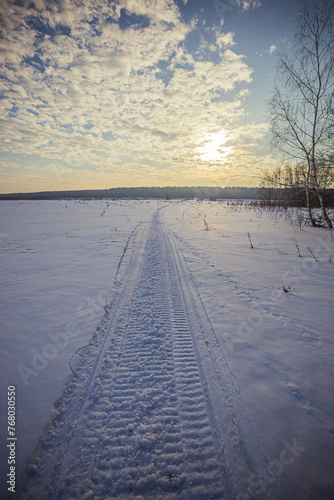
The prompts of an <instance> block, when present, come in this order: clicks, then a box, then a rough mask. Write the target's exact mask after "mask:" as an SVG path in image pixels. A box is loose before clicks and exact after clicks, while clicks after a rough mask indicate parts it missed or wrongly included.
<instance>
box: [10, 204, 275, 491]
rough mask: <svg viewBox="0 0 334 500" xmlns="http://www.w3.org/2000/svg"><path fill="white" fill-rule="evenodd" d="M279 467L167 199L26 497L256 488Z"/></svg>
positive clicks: (142, 230) (48, 439)
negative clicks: (170, 219)
mask: <svg viewBox="0 0 334 500" xmlns="http://www.w3.org/2000/svg"><path fill="white" fill-rule="evenodd" d="M261 468H262V469H263V468H266V469H268V463H267V461H266V458H265V456H264V455H263V453H262V451H261V448H260V445H259V443H258V439H257V436H256V434H255V432H254V430H253V427H252V425H251V422H250V420H249V418H248V414H247V411H246V409H245V407H244V404H243V401H242V397H241V394H240V390H239V387H238V383H237V381H236V380H235V378H234V377H233V374H232V373H231V372H230V370H229V368H228V365H227V363H226V360H225V358H224V355H223V353H222V351H221V348H220V345H219V342H218V340H217V338H216V335H215V332H214V330H213V328H212V326H211V324H210V321H209V319H208V317H207V315H206V312H205V309H204V307H203V304H202V302H201V299H200V297H199V295H198V293H197V290H196V289H195V286H194V283H193V281H192V279H191V276H190V274H189V272H188V270H187V268H186V265H185V262H184V260H183V256H182V252H181V251H180V248H179V246H178V243H177V241H176V239H175V237H174V235H173V233H172V231H171V230H170V229H168V228H167V227H166V225H165V224H164V221H163V216H162V214H161V210H157V211H156V212H155V214H154V215H153V217H152V219H151V220H150V221H148V222H146V223H144V224H142V225H141V226H140V227H138V228H137V229H136V230H135V231H134V233H133V235H132V236H131V238H130V240H129V242H128V244H127V247H126V251H125V252H124V255H123V257H122V262H121V265H120V266H119V270H118V274H117V276H116V279H115V287H114V295H113V300H112V301H111V303H110V305H109V306H107V308H106V312H105V315H104V318H103V319H102V321H101V323H100V325H99V327H98V329H97V331H96V332H95V335H94V337H93V338H92V340H91V342H90V344H89V345H88V346H87V348H86V351H85V353H84V355H83V359H82V361H81V363H80V365H79V366H78V368H77V370H76V372H75V373H74V376H73V378H72V379H71V380H70V382H69V383H68V385H67V387H66V389H65V391H64V393H63V395H62V396H61V398H60V399H59V401H58V402H57V404H56V406H55V409H54V411H53V414H52V415H51V418H50V420H49V423H48V425H47V427H46V428H45V430H44V433H43V435H42V437H41V439H40V441H39V443H38V445H37V447H36V450H35V452H34V453H33V455H32V456H31V458H30V459H29V461H28V462H27V465H26V468H25V471H24V473H23V474H22V476H21V478H20V483H19V498H22V499H30V498H31V499H36V498H39V499H40V498H45V499H55V498H61V499H79V498H80V499H83V500H84V499H96V500H99V499H103V500H105V499H132V498H134V499H135V498H136V499H161V500H162V499H163V500H168V499H176V498H181V499H185V500H187V499H189V500H190V499H191V500H194V499H203V500H204V499H205V500H207V499H218V500H223V499H238V500H239V499H240V500H243V499H252V498H254V499H255V498H266V499H267V498H274V496H272V493H271V492H270V491H269V490H267V489H266V490H265V491H261V492H260V493H259V492H258V491H256V490H254V491H252V490H251V487H250V480H249V478H250V477H251V476H252V474H254V473H256V472H257V471H259V470H260V469H261Z"/></svg>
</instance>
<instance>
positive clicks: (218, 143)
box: [197, 130, 232, 162]
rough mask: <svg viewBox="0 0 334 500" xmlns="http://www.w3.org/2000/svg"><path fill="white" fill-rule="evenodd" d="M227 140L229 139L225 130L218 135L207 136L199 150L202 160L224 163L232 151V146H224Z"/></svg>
mask: <svg viewBox="0 0 334 500" xmlns="http://www.w3.org/2000/svg"><path fill="white" fill-rule="evenodd" d="M227 140H228V137H227V135H226V133H225V131H224V130H222V131H220V132H218V133H217V134H207V135H206V136H205V138H204V139H203V140H202V144H203V145H202V146H199V147H198V148H197V149H198V151H199V153H200V158H201V160H202V161H207V162H221V161H224V160H225V159H226V157H227V156H228V154H229V153H230V152H231V150H232V148H231V147H230V146H223V145H224V144H225V143H226V142H227Z"/></svg>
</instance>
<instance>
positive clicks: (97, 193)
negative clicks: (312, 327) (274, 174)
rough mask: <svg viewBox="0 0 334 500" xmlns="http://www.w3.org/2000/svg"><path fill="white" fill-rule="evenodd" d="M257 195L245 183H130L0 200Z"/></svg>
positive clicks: (229, 197)
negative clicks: (114, 186) (185, 185)
mask: <svg viewBox="0 0 334 500" xmlns="http://www.w3.org/2000/svg"><path fill="white" fill-rule="evenodd" d="M80 198H85V199H103V198H111V199H119V198H130V199H131V198H144V199H148V198H156V199H165V200H173V199H194V198H199V199H209V200H217V199H243V200H245V199H257V198H258V188H247V187H225V188H221V187H206V186H201V187H170V186H168V187H130V188H111V189H89V190H88V189H87V190H79V191H43V192H39V193H11V194H0V200H59V199H80Z"/></svg>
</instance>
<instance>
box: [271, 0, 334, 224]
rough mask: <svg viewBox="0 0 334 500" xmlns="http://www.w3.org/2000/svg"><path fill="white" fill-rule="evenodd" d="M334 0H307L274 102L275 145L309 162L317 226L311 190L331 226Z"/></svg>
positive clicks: (308, 185) (282, 57) (281, 67)
mask: <svg viewBox="0 0 334 500" xmlns="http://www.w3.org/2000/svg"><path fill="white" fill-rule="evenodd" d="M333 26H334V1H333V0H319V1H316V0H303V2H302V7H301V10H300V15H299V18H298V20H297V30H296V34H295V38H294V42H293V44H292V45H291V48H290V50H289V51H288V53H286V54H281V55H280V59H279V66H278V70H277V78H276V85H275V89H274V92H273V97H272V99H271V101H270V103H269V109H270V115H271V122H272V144H273V145H274V146H275V147H276V148H277V149H278V150H279V151H280V152H282V153H284V154H285V155H286V156H287V157H288V158H289V159H290V160H294V161H295V162H296V163H305V164H306V166H307V169H306V179H305V185H306V201H307V206H308V210H309V216H310V220H311V223H312V225H316V223H315V218H314V216H313V214H312V209H311V205H310V189H311V188H312V189H315V191H316V193H317V197H318V200H319V204H320V207H321V210H322V215H323V218H324V220H325V222H326V224H327V226H328V227H330V228H331V227H332V222H331V220H330V218H329V217H328V214H327V211H326V207H325V204H324V197H323V189H322V188H321V186H320V178H321V177H322V172H321V171H322V169H323V167H324V165H327V166H328V165H329V163H330V162H329V159H330V158H332V157H333V150H334V141H333V139H334V34H333Z"/></svg>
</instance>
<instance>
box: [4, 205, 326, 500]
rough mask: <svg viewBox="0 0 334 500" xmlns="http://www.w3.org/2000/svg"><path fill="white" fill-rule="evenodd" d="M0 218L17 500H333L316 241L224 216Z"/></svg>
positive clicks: (9, 212)
mask: <svg viewBox="0 0 334 500" xmlns="http://www.w3.org/2000/svg"><path fill="white" fill-rule="evenodd" d="M1 207H2V214H3V215H2V228H1V233H2V245H1V253H2V256H3V257H4V259H2V260H3V262H4V264H3V265H4V272H3V274H4V277H5V279H4V284H3V294H2V300H1V305H2V307H3V314H2V317H3V318H4V321H3V325H4V331H3V333H2V352H1V355H2V364H1V366H2V369H3V370H4V371H3V373H4V375H5V376H3V377H2V382H1V384H2V392H3V394H5V390H6V388H7V386H8V385H10V384H16V385H17V396H18V406H17V411H18V415H19V429H18V438H19V439H18V443H19V446H21V448H19V450H21V451H20V469H21V471H22V473H21V476H20V480H19V484H18V490H19V493H17V495H15V497H17V498H22V499H23V498H31V499H35V498H64V499H67V498H68V499H70V498H82V499H85V498H87V499H93V498H94V499H106V498H120V499H131V498H137V499H140V498H142V499H158V498H160V499H174V498H182V499H203V500H204V499H209V498H212V499H214V498H215V499H225V498H226V499H237V500H248V499H290V498H294V499H297V500H298V499H305V498H307V499H314V500H318V499H319V498H322V499H326V500H327V499H330V498H333V493H334V480H333V475H332V470H333V465H334V453H333V434H334V432H333V431H334V414H333V413H334V412H333V396H332V389H333V376H334V370H333V368H334V367H333V364H334V362H333V344H334V341H333V327H332V325H333V319H334V318H333V307H332V299H333V274H334V271H333V269H334V267H333V263H332V259H331V256H332V252H334V244H333V240H332V238H331V235H330V234H329V233H328V232H327V231H326V230H322V229H315V228H304V230H296V229H294V228H292V227H291V226H290V225H289V224H287V222H286V221H283V220H280V219H279V218H278V217H276V218H272V217H270V216H269V215H268V214H265V213H263V212H260V211H254V210H251V209H249V208H247V206H246V205H245V204H239V203H226V202H224V203H223V202H205V201H204V202H199V201H193V202H169V203H164V202H160V203H159V202H154V201H150V202H146V201H141V200H136V201H129V202H124V201H123V202H121V201H106V200H104V201H102V202H101V201H99V202H97V201H94V202H88V201H87V202H83V201H82V202H74V201H64V202H63V201H61V202H60V201H59V202H3V204H2V205H1ZM102 214H103V215H102ZM46 228H47V229H46ZM248 233H249V236H250V238H251V242H252V245H253V248H251V246H250V239H249V237H248ZM312 253H313V255H312ZM299 255H300V256H299ZM92 297H95V299H96V300H95V301H94V300H92ZM88 299H90V300H88ZM77 304H79V306H78V305H77ZM99 317H100V318H101V317H102V320H101V321H100V322H99V319H98V318H99ZM97 324H98V326H97V328H96V325H97ZM94 330H95V333H94V335H93V336H92V332H93V331H94ZM71 372H72V373H71ZM4 397H5V396H4ZM54 401H56V403H55V404H54V406H53V408H52V411H51V405H52V403H53V402H54ZM1 417H2V418H3V415H1ZM48 417H50V418H49V419H48ZM45 424H46V426H45V428H44V431H43V433H42V435H41V437H40V439H39V440H38V437H39V435H40V434H41V431H42V428H43V427H44V425H45ZM4 425H5V424H4ZM37 440H38V443H37V446H36V448H35V450H34V451H33V452H32V450H33V447H34V445H35V444H36V442H37ZM3 449H4V448H2V450H3ZM22 451H23V452H22ZM31 452H32V454H31V455H30V458H29V460H28V461H27V462H26V464H25V465H24V462H25V461H26V460H27V458H28V456H29V454H30V453H31ZM2 470H4V471H6V464H5V463H4V461H3V463H2ZM2 477H4V475H3V474H2ZM2 491H3V492H4V495H5V494H6V492H5V490H2Z"/></svg>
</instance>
